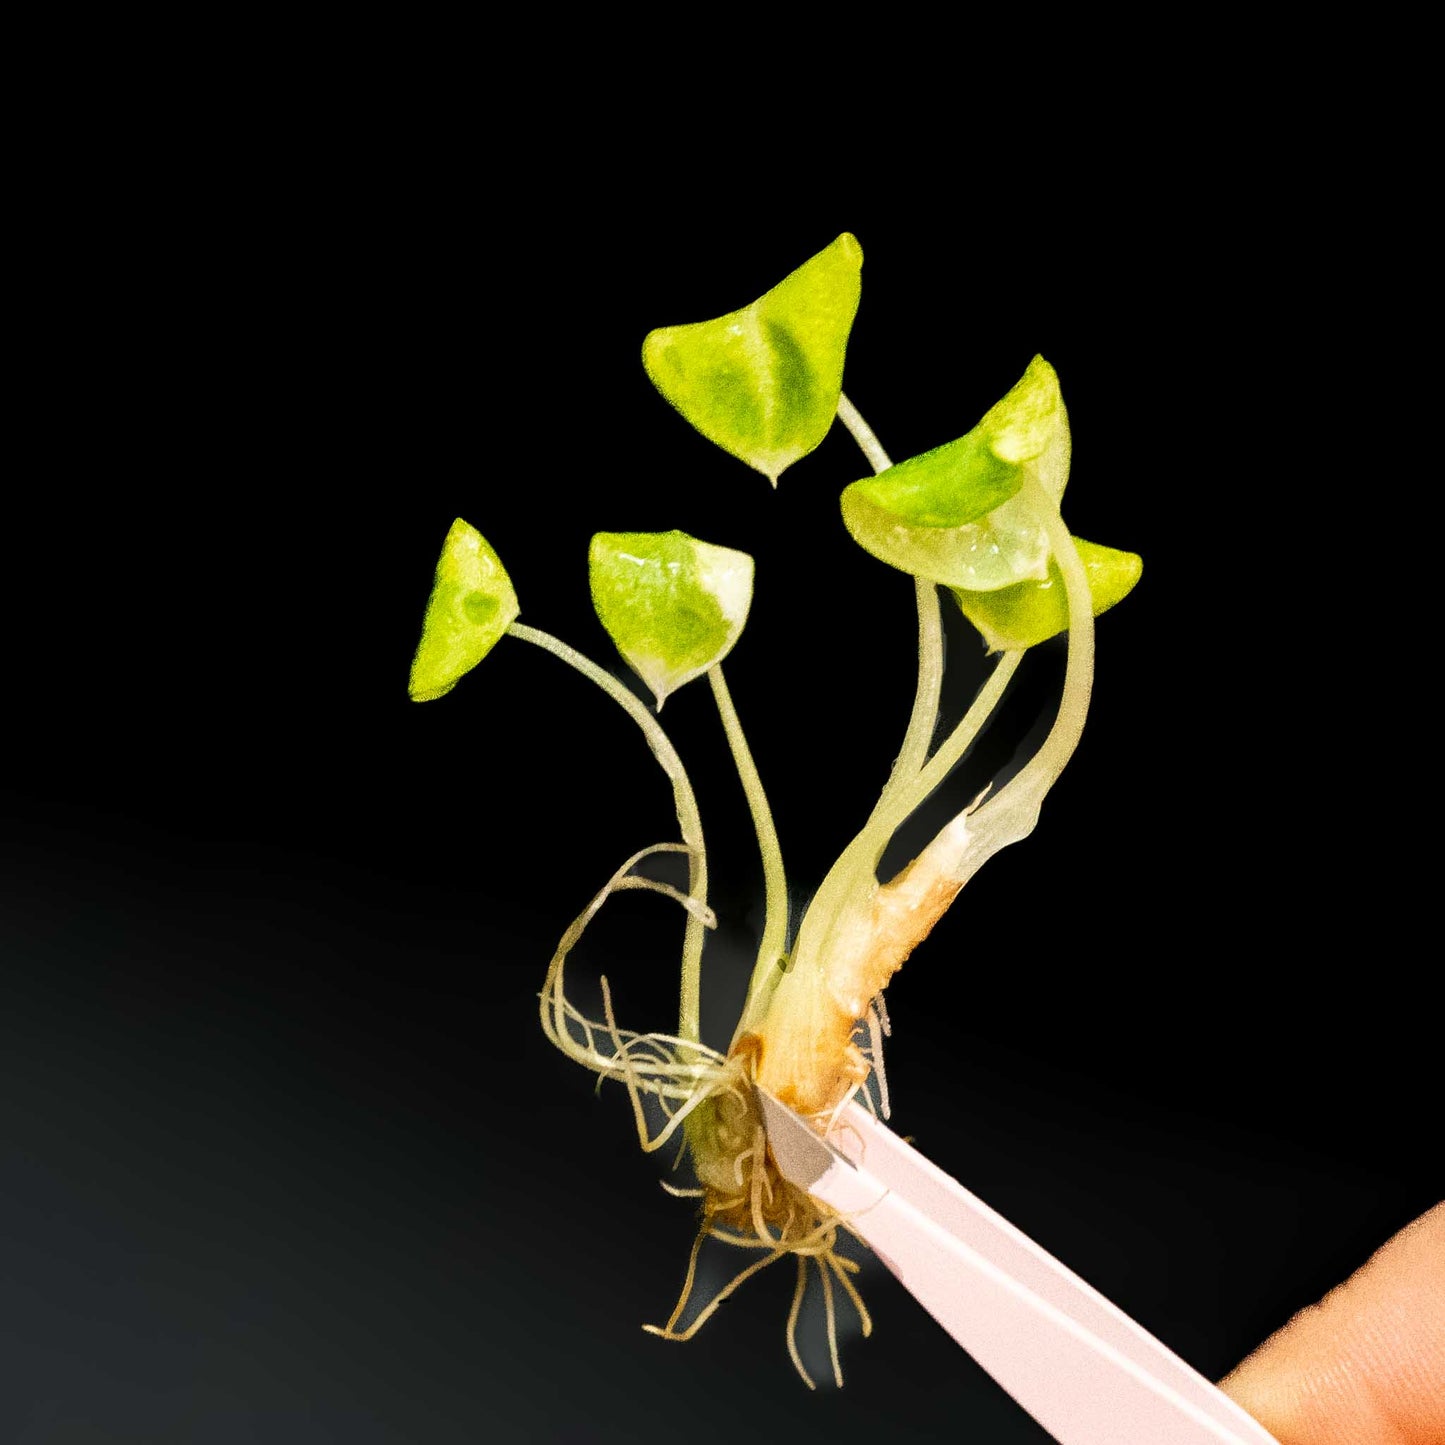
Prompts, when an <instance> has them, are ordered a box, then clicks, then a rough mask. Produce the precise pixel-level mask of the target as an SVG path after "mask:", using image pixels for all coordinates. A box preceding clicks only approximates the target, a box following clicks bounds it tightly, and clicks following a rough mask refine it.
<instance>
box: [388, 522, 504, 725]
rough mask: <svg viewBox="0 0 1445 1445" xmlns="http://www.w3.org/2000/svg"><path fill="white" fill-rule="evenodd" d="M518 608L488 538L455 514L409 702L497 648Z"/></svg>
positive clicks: (452, 681)
mask: <svg viewBox="0 0 1445 1445" xmlns="http://www.w3.org/2000/svg"><path fill="white" fill-rule="evenodd" d="M518 611H519V608H518V605H517V594H516V592H515V591H513V589H512V579H511V578H510V577H508V576H507V569H506V568H505V567H503V566H502V561H501V558H500V557H498V556H497V554H496V553H495V552H494V551H493V550H492V548H491V545H490V544H489V543H488V542H487V539H486V538H485V537H483V536H482V534H481V533H480V532H479V531H477V529H476V528H475V527H473V526H472V525H471V524H470V523H469V522H464V521H463V520H462V519H461V518H460V517H458V518H457V519H456V521H455V522H453V523H452V525H451V530H450V531H449V532H448V533H447V535H446V540H445V541H444V542H443V543H442V552H441V557H440V558H439V559H438V561H437V571H436V580H435V582H433V584H432V590H431V596H430V597H429V598H428V599H427V604H426V616H425V618H424V619H423V620H422V629H421V642H420V643H419V644H418V645H417V649H416V656H415V657H414V658H413V659H412V664H411V684H410V688H409V691H410V693H411V696H412V700H413V701H414V702H429V701H430V700H431V699H432V698H436V697H441V696H443V695H444V694H445V693H448V692H450V691H451V690H452V688H454V687H455V686H456V685H457V681H458V679H460V678H461V677H462V676H463V675H464V674H466V673H468V672H470V671H471V670H472V668H474V667H475V666H476V665H477V664H478V663H479V662H480V661H481V660H482V659H483V658H484V657H485V656H486V655H487V654H488V653H489V652H490V651H491V650H492V648H493V647H495V646H496V644H497V642H498V640H499V639H500V638H501V636H502V634H503V633H504V632H505V631H506V630H507V628H509V627H510V626H511V625H512V623H513V622H514V621H515V620H516V617H517V613H518Z"/></svg>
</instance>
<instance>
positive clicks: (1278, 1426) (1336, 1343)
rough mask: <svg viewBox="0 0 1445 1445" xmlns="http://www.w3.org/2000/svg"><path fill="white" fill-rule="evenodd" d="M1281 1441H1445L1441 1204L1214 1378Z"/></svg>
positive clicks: (1438, 1444) (1375, 1444) (1380, 1444)
mask: <svg viewBox="0 0 1445 1445" xmlns="http://www.w3.org/2000/svg"><path fill="white" fill-rule="evenodd" d="M1220 1388H1221V1389H1223V1390H1224V1391H1225V1393H1226V1394H1228V1395H1231V1396H1232V1397H1233V1398H1234V1399H1235V1400H1237V1401H1238V1402H1239V1404H1241V1405H1242V1406H1244V1408H1245V1409H1246V1410H1248V1411H1249V1412H1250V1414H1251V1415H1253V1416H1254V1417H1255V1418H1256V1419H1257V1420H1259V1421H1260V1423H1261V1424H1262V1425H1264V1426H1265V1428H1266V1429H1268V1430H1269V1431H1270V1432H1271V1433H1272V1434H1273V1435H1275V1436H1276V1437H1277V1438H1278V1439H1279V1441H1280V1445H1442V1442H1445V1204H1437V1205H1436V1206H1435V1207H1434V1208H1433V1209H1431V1210H1430V1211H1429V1212H1428V1213H1426V1214H1424V1215H1422V1216H1421V1217H1420V1218H1419V1219H1417V1220H1416V1221H1415V1222H1414V1223H1413V1224H1411V1225H1408V1226H1406V1228H1404V1229H1403V1230H1401V1231H1400V1233H1399V1234H1397V1235H1396V1236H1395V1237H1394V1238H1393V1239H1391V1240H1389V1241H1388V1242H1387V1243H1386V1244H1384V1245H1383V1246H1382V1247H1381V1248H1380V1249H1379V1251H1378V1252H1377V1253H1376V1254H1375V1255H1374V1256H1373V1257H1372V1258H1371V1259H1370V1260H1369V1261H1368V1262H1367V1263H1366V1264H1365V1265H1364V1266H1363V1268H1361V1269H1360V1270H1358V1271H1357V1272H1356V1273H1355V1274H1353V1275H1352V1276H1351V1277H1350V1278H1349V1279H1348V1280H1346V1281H1345V1283H1344V1284H1342V1285H1340V1286H1339V1287H1338V1288H1337V1289H1334V1290H1332V1291H1331V1292H1330V1293H1329V1294H1327V1295H1326V1296H1325V1297H1324V1299H1322V1300H1321V1301H1320V1302H1319V1304H1317V1305H1311V1306H1310V1307H1309V1308H1308V1309H1306V1310H1303V1311H1301V1312H1300V1313H1299V1314H1298V1315H1296V1316H1295V1317H1294V1319H1292V1320H1291V1321H1290V1322H1289V1323H1288V1324H1287V1325H1286V1326H1285V1327H1284V1328H1283V1329H1282V1330H1280V1331H1279V1333H1278V1334H1275V1335H1272V1336H1271V1337H1270V1338H1269V1339H1268V1340H1266V1341H1265V1342H1264V1344H1262V1345H1261V1346H1260V1347H1259V1349H1257V1350H1256V1351H1255V1352H1254V1353H1253V1354H1252V1355H1250V1356H1249V1358H1248V1359H1246V1360H1245V1361H1243V1363H1241V1364H1240V1365H1239V1366H1237V1367H1236V1368H1235V1370H1234V1371H1233V1373H1232V1374H1230V1375H1229V1376H1228V1377H1227V1378H1226V1379H1224V1380H1222V1381H1221V1382H1220Z"/></svg>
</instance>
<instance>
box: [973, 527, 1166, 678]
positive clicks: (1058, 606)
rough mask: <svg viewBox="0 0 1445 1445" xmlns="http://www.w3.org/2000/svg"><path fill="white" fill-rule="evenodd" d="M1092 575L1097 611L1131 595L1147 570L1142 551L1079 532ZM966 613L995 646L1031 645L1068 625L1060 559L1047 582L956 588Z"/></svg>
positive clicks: (1081, 549) (1091, 593)
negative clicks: (1102, 543) (1117, 546)
mask: <svg viewBox="0 0 1445 1445" xmlns="http://www.w3.org/2000/svg"><path fill="white" fill-rule="evenodd" d="M1074 545H1075V546H1076V547H1078V549H1079V557H1080V560H1081V561H1082V562H1083V564H1084V575H1085V576H1086V577H1087V578H1088V579H1089V598H1090V601H1091V602H1092V604H1093V609H1094V616H1095V617H1097V616H1098V615H1099V614H1100V613H1101V612H1104V611H1107V610H1108V609H1109V608H1110V607H1112V606H1113V605H1114V604H1115V603H1116V602H1119V601H1121V600H1122V599H1123V598H1125V597H1127V596H1128V594H1129V593H1130V592H1131V591H1132V590H1133V587H1134V584H1135V583H1136V582H1137V581H1138V580H1139V577H1140V574H1141V573H1142V572H1143V570H1144V562H1143V559H1142V558H1141V557H1139V556H1138V555H1136V554H1135V553H1133V552H1118V551H1116V550H1115V549H1114V548H1113V547H1101V546H1099V545H1098V544H1097V543H1096V542H1085V541H1084V540H1083V538H1081V537H1075V538H1074ZM952 591H953V595H954V597H955V598H957V599H958V605H959V606H960V607H961V608H962V609H963V615H964V616H965V617H967V618H968V620H969V621H970V622H971V623H973V625H974V626H975V627H976V628H978V630H979V631H980V632H981V633H982V634H983V640H984V642H985V643H986V644H987V645H988V650H989V651H990V652H999V651H1002V650H1005V649H1009V650H1012V649H1015V648H1023V647H1032V646H1034V644H1035V643H1038V642H1043V641H1044V640H1045V639H1046V638H1049V637H1053V636H1054V635H1055V634H1056V633H1059V632H1063V631H1064V630H1065V629H1066V628H1067V627H1068V625H1069V611H1068V598H1067V597H1066V595H1065V592H1064V579H1063V576H1062V574H1061V573H1060V572H1059V564H1058V563H1057V562H1055V561H1054V560H1053V559H1052V558H1050V559H1049V575H1048V577H1047V578H1046V579H1045V580H1044V581H1042V582H1018V583H1015V584H1014V586H1012V587H1001V588H999V589H998V590H997V591H994V592H977V591H972V590H968V589H965V588H961V587H955V588H953V589H952Z"/></svg>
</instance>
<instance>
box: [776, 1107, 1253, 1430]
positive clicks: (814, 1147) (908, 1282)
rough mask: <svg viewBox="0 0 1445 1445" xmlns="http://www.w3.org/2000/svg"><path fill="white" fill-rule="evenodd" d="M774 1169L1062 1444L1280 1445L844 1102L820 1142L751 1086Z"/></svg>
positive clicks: (1075, 1279)
mask: <svg viewBox="0 0 1445 1445" xmlns="http://www.w3.org/2000/svg"><path fill="white" fill-rule="evenodd" d="M757 1093H758V1099H759V1103H760V1105H761V1107H762V1110H763V1117H764V1121H765V1124H766V1128H767V1134H768V1147H769V1148H770V1150H771V1151H772V1154H773V1158H774V1159H775V1161H776V1162H777V1165H778V1168H779V1169H780V1170H781V1171H782V1173H783V1175H784V1176H785V1177H786V1178H787V1179H789V1180H790V1181H792V1183H794V1184H795V1185H797V1186H798V1188H800V1189H803V1190H805V1191H806V1192H807V1193H808V1194H810V1195H812V1196H813V1198H814V1199H817V1200H818V1201H819V1202H820V1203H822V1204H824V1205H826V1206H827V1207H828V1208H829V1209H831V1210H833V1211H834V1212H835V1213H837V1214H839V1215H842V1216H843V1217H844V1219H845V1221H846V1223H847V1226H848V1228H849V1229H851V1230H852V1231H853V1233H855V1234H856V1235H857V1236H858V1237H859V1238H860V1239H862V1240H863V1241H864V1243H866V1244H867V1245H868V1246H869V1248H870V1249H872V1250H873V1252H874V1253H875V1254H876V1255H877V1256H878V1257H879V1259H881V1260H882V1261H883V1263H884V1264H885V1265H887V1266H888V1268H889V1269H890V1270H891V1271H892V1272H893V1273H894V1274H895V1275H896V1276H897V1277H898V1279H899V1280H900V1281H902V1283H903V1285H904V1287H905V1288H906V1289H907V1290H908V1291H909V1292H910V1293H911V1294H912V1295H913V1296H914V1298H915V1299H917V1300H918V1301H919V1303H920V1304H922V1305H923V1307H924V1308H925V1309H926V1310H927V1311H928V1312H929V1314H931V1315H932V1316H933V1317H934V1319H936V1320H937V1321H938V1322H939V1324H941V1325H942V1326H943V1328H944V1329H945V1330H947V1331H948V1333H949V1334H950V1335H952V1336H953V1338H954V1339H955V1340H956V1341H957V1342H958V1344H960V1345H961V1346H962V1347H963V1348H964V1349H965V1350H966V1351H967V1352H968V1353H969V1354H970V1355H972V1356H973V1358H974V1359H975V1360H976V1361H977V1362H978V1363H979V1364H980V1365H981V1366H982V1367H983V1368H984V1369H985V1370H986V1371H987V1372H988V1373H989V1374H990V1375H992V1376H993V1378H994V1379H995V1380H996V1381H997V1382H998V1383H999V1384H1000V1385H1001V1386H1002V1387H1003V1388H1004V1389H1005V1390H1006V1391H1007V1392H1008V1393H1009V1394H1010V1395H1012V1396H1013V1398H1014V1399H1015V1400H1016V1401H1017V1402H1018V1403H1019V1404H1020V1405H1021V1406H1022V1407H1023V1408H1024V1409H1025V1410H1026V1411H1027V1412H1028V1413H1029V1414H1030V1415H1032V1416H1033V1417H1034V1419H1035V1420H1037V1421H1038V1422H1039V1424H1040V1425H1042V1426H1043V1427H1044V1429H1045V1430H1047V1431H1048V1432H1049V1433H1050V1434H1051V1435H1052V1436H1053V1437H1054V1439H1055V1440H1057V1441H1059V1442H1060V1445H1278V1442H1277V1441H1276V1440H1275V1437H1274V1436H1273V1435H1271V1434H1270V1433H1269V1432H1268V1431H1266V1430H1265V1429H1264V1428H1263V1427H1262V1426H1261V1425H1260V1424H1259V1423H1258V1422H1257V1421H1256V1420H1254V1419H1253V1418H1252V1417H1251V1416H1250V1415H1248V1414H1246V1413H1245V1411H1244V1410H1242V1409H1241V1408H1240V1407H1239V1406H1238V1405H1236V1404H1235V1403H1234V1401H1233V1400H1231V1399H1230V1398H1229V1397H1228V1396H1227V1395H1225V1394H1224V1393H1223V1392H1222V1391H1220V1390H1219V1389H1217V1388H1216V1387H1215V1386H1214V1385H1213V1384H1211V1383H1210V1382H1209V1381H1208V1380H1206V1379H1205V1378H1204V1376H1203V1375H1201V1374H1199V1373H1198V1372H1197V1371H1196V1370H1194V1369H1192V1368H1191V1367H1190V1366H1189V1365H1187V1364H1185V1363H1184V1361H1183V1360H1181V1359H1180V1358H1179V1356H1178V1355H1176V1354H1174V1353H1173V1351H1171V1350H1169V1349H1168V1348H1166V1347H1165V1346H1164V1345H1162V1344H1161V1343H1160V1342H1159V1341H1158V1340H1157V1339H1155V1338H1154V1336H1153V1335H1151V1334H1150V1333H1149V1332H1148V1331H1147V1330H1146V1329H1144V1328H1143V1326H1141V1325H1139V1324H1137V1323H1136V1322H1135V1321H1134V1320H1132V1319H1130V1318H1129V1316H1128V1315H1126V1314H1125V1313H1124V1312H1123V1311H1122V1310H1121V1309H1119V1308H1118V1307H1117V1306H1116V1305H1113V1304H1111V1303H1110V1302H1109V1301H1108V1300H1107V1299H1105V1298H1104V1296H1103V1295H1101V1294H1100V1293H1099V1292H1098V1291H1097V1290H1095V1289H1093V1288H1091V1287H1090V1286H1089V1285H1087V1284H1085V1283H1084V1281H1083V1280H1081V1279H1080V1278H1079V1277H1078V1275H1076V1274H1074V1273H1073V1271H1072V1270H1069V1269H1067V1268H1065V1267H1064V1266H1063V1265H1062V1264H1060V1263H1059V1261H1058V1260H1056V1259H1055V1258H1054V1257H1053V1256H1052V1255H1051V1254H1049V1253H1048V1252H1047V1251H1046V1250H1044V1249H1042V1248H1040V1246H1039V1245H1037V1244H1035V1243H1034V1242H1033V1240H1031V1239H1030V1238H1029V1237H1028V1236H1027V1235H1026V1234H1024V1233H1023V1232H1022V1231H1021V1230H1019V1229H1016V1228H1015V1227H1014V1226H1013V1225H1012V1224H1010V1223H1009V1222H1008V1220H1006V1219H1005V1218H1004V1217H1003V1216H1002V1215H1000V1214H998V1213H997V1212H996V1211H994V1210H992V1209H990V1208H989V1207H988V1205H986V1204H985V1203H984V1202H983V1201H982V1200H980V1199H978V1198H976V1197H975V1196H974V1195H973V1194H970V1193H969V1191H968V1190H967V1189H965V1188H964V1187H963V1186H962V1185H961V1184H959V1183H958V1181H957V1180H955V1179H952V1178H950V1177H949V1175H947V1174H945V1173H944V1172H943V1170H941V1169H939V1168H938V1167H937V1166H936V1165H935V1164H933V1163H931V1162H930V1161H929V1160H927V1159H925V1158H924V1157H923V1155H922V1154H920V1153H919V1152H918V1151H917V1150H916V1149H914V1148H913V1147H912V1146H911V1145H909V1144H907V1143H906V1142H905V1141H904V1140H902V1139H900V1138H899V1137H898V1135H896V1134H895V1133H894V1132H893V1131H892V1130H891V1129H890V1128H889V1127H888V1126H887V1125H886V1124H884V1123H882V1122H881V1121H879V1120H878V1119H876V1118H874V1117H873V1115H872V1114H871V1113H869V1112H868V1111H867V1110H866V1109H864V1108H862V1107H861V1106H860V1105H858V1104H857V1103H851V1104H849V1105H848V1106H847V1107H846V1108H845V1109H843V1110H842V1112H841V1113H840V1114H839V1116H838V1119H837V1122H836V1123H835V1124H834V1126H833V1127H832V1128H831V1129H830V1130H829V1132H828V1138H827V1139H826V1140H825V1139H823V1138H821V1137H820V1136H819V1135H818V1134H816V1133H815V1132H814V1131H813V1129H812V1128H811V1127H810V1126H809V1125H808V1124H807V1123H806V1122H805V1121H804V1120H803V1119H801V1118H799V1116H798V1115H797V1114H795V1113H793V1112H792V1110H790V1109H789V1108H787V1107H786V1106H785V1105H784V1104H781V1103H779V1102H778V1100H777V1099H775V1098H773V1097H772V1096H771V1095H769V1094H766V1093H764V1092H763V1091H762V1090H761V1089H759V1090H758V1091H757Z"/></svg>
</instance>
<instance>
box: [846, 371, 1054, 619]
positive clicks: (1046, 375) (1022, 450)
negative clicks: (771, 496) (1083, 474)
mask: <svg viewBox="0 0 1445 1445" xmlns="http://www.w3.org/2000/svg"><path fill="white" fill-rule="evenodd" d="M1027 475H1033V476H1035V477H1036V478H1037V479H1038V481H1039V482H1040V483H1041V484H1042V485H1043V487H1044V489H1045V490H1046V491H1047V492H1049V493H1050V495H1052V496H1053V497H1054V498H1055V499H1057V498H1059V497H1061V496H1062V495H1063V491H1064V485H1065V483H1066V482H1067V481H1068V476H1069V422H1068V414H1067V412H1066V411H1065V410H1064V402H1063V397H1062V396H1061V395H1060V393H1059V379H1058V376H1057V375H1056V374H1055V372H1054V369H1053V367H1052V366H1050V365H1049V363H1048V362H1047V361H1045V360H1044V359H1043V357H1041V356H1036V357H1034V359H1033V360H1032V361H1031V362H1030V363H1029V366H1028V370H1027V371H1025V372H1024V374H1023V376H1022V378H1021V379H1020V380H1019V382H1018V383H1017V385H1015V386H1014V387H1013V388H1012V390H1010V391H1009V393H1008V395H1007V396H1005V397H1004V398H1003V400H1001V401H999V402H998V403H996V404H995V405H994V406H992V407H990V408H989V410H988V411H987V412H985V413H984V416H983V418H982V420H980V422H979V423H978V425H977V426H976V427H974V428H973V430H972V431H970V432H969V433H968V434H967V435H966V436H963V437H960V438H959V439H958V440H957V441H954V442H949V443H948V444H947V445H945V446H941V447H935V448H934V449H933V450H932V451H929V452H924V453H923V454H922V455H921V456H917V457H912V458H910V459H909V460H908V461H905V462H900V463H898V465H897V466H894V467H890V468H889V469H888V470H887V471H885V472H882V473H880V474H879V475H878V476H876V477H868V478H866V479H865V480H863V481H859V482H854V483H853V485H852V486H850V487H848V488H847V489H846V490H845V491H844V492H843V497H842V507H843V522H844V525H845V526H846V527H847V528H848V531H849V533H850V534H851V535H852V537H853V540H854V541H855V542H857V543H858V545H859V546H860V547H862V548H863V549H864V551H866V552H871V553H872V554H873V556H875V557H877V558H878V559H879V560H880V561H883V562H887V563H888V564H889V565H890V566H893V567H897V568H899V569H901V570H902V571H904V572H908V573H911V574H912V575H913V576H915V577H923V578H925V579H928V580H930V581H934V582H941V583H943V584H945V585H946V586H950V587H967V588H971V589H974V590H978V591H991V590H994V589H996V588H1000V587H1011V586H1013V585H1015V584H1016V583H1019V582H1021V581H1024V580H1025V579H1033V580H1035V581H1038V582H1042V581H1044V580H1045V578H1046V577H1047V575H1048V556H1049V549H1048V541H1047V538H1046V537H1045V535H1044V529H1043V527H1042V526H1041V525H1040V524H1039V522H1038V520H1037V519H1036V518H1035V517H1034V515H1033V512H1032V510H1031V509H1030V508H1029V507H1028V505H1027V504H1026V503H1025V502H1023V501H1021V500H1019V499H1018V498H1017V497H1016V493H1017V492H1018V490H1019V488H1020V487H1021V486H1022V485H1023V480H1024V477H1025V476H1027Z"/></svg>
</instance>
